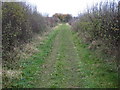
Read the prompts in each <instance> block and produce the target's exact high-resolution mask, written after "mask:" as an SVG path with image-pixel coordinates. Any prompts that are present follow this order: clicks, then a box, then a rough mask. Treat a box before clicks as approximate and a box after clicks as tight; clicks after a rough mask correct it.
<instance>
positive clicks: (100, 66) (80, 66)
mask: <svg viewBox="0 0 120 90" xmlns="http://www.w3.org/2000/svg"><path fill="white" fill-rule="evenodd" d="M43 43H44V44H42V45H39V46H38V47H37V48H38V49H39V52H38V53H36V54H34V55H32V56H31V57H29V58H28V59H27V60H22V61H21V63H20V65H21V70H22V75H21V76H20V77H19V80H13V81H12V83H11V84H10V85H9V87H21V88H41V87H44V88H71V87H74V88H75V87H80V88H116V87H118V86H117V84H118V83H117V82H118V78H117V75H118V73H117V72H115V71H114V70H111V69H112V65H109V64H108V63H106V62H104V61H103V60H101V59H99V58H97V57H96V56H95V55H94V53H93V52H91V51H90V50H88V49H87V47H88V45H86V44H84V43H82V42H81V39H80V38H79V37H78V36H77V34H76V33H74V32H73V31H71V30H70V26H68V25H65V24H62V25H59V26H58V28H56V30H53V31H52V32H51V33H50V34H49V35H48V36H47V38H46V39H45V40H44V41H43Z"/></svg>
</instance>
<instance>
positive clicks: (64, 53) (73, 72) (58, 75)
mask: <svg viewBox="0 0 120 90" xmlns="http://www.w3.org/2000/svg"><path fill="white" fill-rule="evenodd" d="M57 30H59V31H58V34H57V36H56V38H55V41H54V44H53V47H54V48H53V49H52V52H51V53H50V54H49V56H48V57H47V59H46V61H45V63H44V64H43V65H42V69H41V71H40V77H38V80H39V81H38V82H39V83H38V84H37V86H36V87H39V88H42V87H46V88H47V87H48V88H57V87H60V88H71V87H80V83H79V82H80V77H79V73H78V72H77V69H78V62H79V57H78V55H77V50H76V48H75V46H74V42H73V36H72V32H71V30H70V27H69V26H68V25H59V26H58V27H57Z"/></svg>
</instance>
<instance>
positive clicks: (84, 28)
mask: <svg viewBox="0 0 120 90" xmlns="http://www.w3.org/2000/svg"><path fill="white" fill-rule="evenodd" d="M72 27H73V30H75V31H76V32H77V33H78V36H79V37H82V39H83V41H85V43H87V44H89V47H88V48H89V49H91V50H98V51H99V53H96V54H100V53H102V55H106V56H107V58H112V60H113V61H116V62H117V63H118V59H119V58H120V56H119V55H120V2H118V1H115V0H114V1H112V2H100V3H97V4H96V5H94V6H93V7H92V8H90V9H87V11H86V12H85V13H81V14H80V15H79V19H77V20H76V21H74V22H72ZM109 60H110V59H109Z"/></svg>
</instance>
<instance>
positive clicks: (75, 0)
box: [22, 0, 106, 16]
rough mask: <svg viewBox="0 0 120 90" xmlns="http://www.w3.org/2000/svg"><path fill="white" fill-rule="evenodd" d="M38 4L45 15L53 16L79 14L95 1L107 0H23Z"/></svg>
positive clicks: (38, 8)
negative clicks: (57, 14)
mask: <svg viewBox="0 0 120 90" xmlns="http://www.w3.org/2000/svg"><path fill="white" fill-rule="evenodd" d="M22 1H26V2H29V3H31V4H32V5H35V6H37V10H38V11H39V12H40V13H42V14H43V15H45V14H48V15H49V16H52V15H53V14H54V13H64V14H67V13H68V14H72V15H73V16H77V15H78V14H79V13H80V12H83V11H84V10H85V9H86V7H87V6H88V7H90V6H92V5H93V3H97V2H100V1H106V0H22Z"/></svg>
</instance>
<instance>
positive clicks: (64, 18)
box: [53, 13, 72, 22]
mask: <svg viewBox="0 0 120 90" xmlns="http://www.w3.org/2000/svg"><path fill="white" fill-rule="evenodd" d="M53 18H57V20H59V22H69V21H70V20H71V19H72V15H70V14H61V13H55V14H54V15H53Z"/></svg>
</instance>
